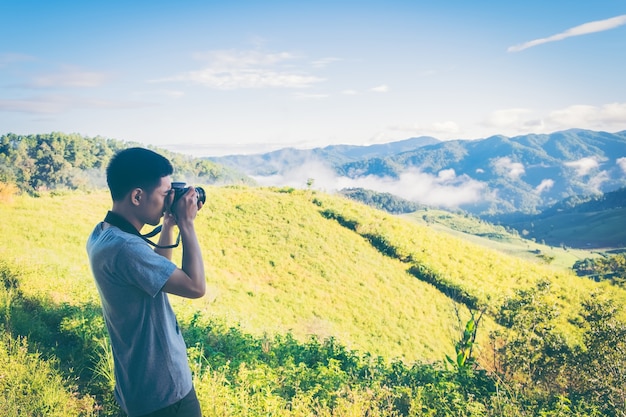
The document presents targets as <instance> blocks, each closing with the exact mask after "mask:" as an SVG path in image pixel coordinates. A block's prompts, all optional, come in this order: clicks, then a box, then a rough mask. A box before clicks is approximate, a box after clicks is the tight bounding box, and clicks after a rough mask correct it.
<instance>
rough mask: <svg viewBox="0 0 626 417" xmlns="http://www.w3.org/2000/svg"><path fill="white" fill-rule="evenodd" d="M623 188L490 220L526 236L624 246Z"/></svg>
mask: <svg viewBox="0 0 626 417" xmlns="http://www.w3.org/2000/svg"><path fill="white" fill-rule="evenodd" d="M625 218H626V188H620V189H619V190H616V191H612V192H608V193H606V194H594V195H588V196H573V197H568V198H566V199H565V200H563V201H560V202H558V203H557V204H555V205H553V206H552V207H550V208H548V209H546V210H544V211H542V212H541V213H538V214H535V215H519V214H517V215H516V214H509V215H506V214H505V215H500V216H493V217H491V218H489V220H490V221H492V222H495V223H500V224H503V225H506V226H507V227H509V228H512V229H515V230H517V231H518V232H519V233H520V234H521V235H523V236H524V237H526V238H529V239H534V240H536V241H537V242H542V243H546V244H548V245H552V246H567V247H572V248H584V249H596V248H602V249H605V248H624V247H626V228H624V219H625Z"/></svg>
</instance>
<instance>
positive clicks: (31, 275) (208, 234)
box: [0, 187, 626, 415]
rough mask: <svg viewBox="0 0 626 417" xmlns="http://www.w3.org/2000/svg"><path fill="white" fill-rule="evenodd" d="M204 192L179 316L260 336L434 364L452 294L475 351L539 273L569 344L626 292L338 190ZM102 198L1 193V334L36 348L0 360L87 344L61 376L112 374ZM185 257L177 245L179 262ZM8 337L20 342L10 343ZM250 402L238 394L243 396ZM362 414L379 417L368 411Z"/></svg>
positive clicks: (453, 313) (212, 379)
mask: <svg viewBox="0 0 626 417" xmlns="http://www.w3.org/2000/svg"><path fill="white" fill-rule="evenodd" d="M205 190H206V192H207V203H206V205H205V206H204V207H203V209H202V210H201V211H200V212H199V214H198V217H197V220H196V228H197V231H198V235H199V240H200V243H201V245H202V248H203V255H204V261H205V270H206V274H207V283H208V288H209V294H208V295H207V296H206V297H203V298H202V299H199V300H186V299H182V298H178V297H172V302H173V305H174V309H175V310H176V312H177V315H178V317H179V320H180V321H181V324H182V325H183V326H190V324H191V323H193V321H194V320H195V319H196V318H197V317H198V315H201V316H202V317H205V318H206V319H207V320H208V321H211V320H217V321H219V322H223V323H225V326H226V327H227V328H228V327H231V328H237V329H241V331H242V332H243V333H246V334H251V335H253V337H256V338H259V340H260V339H262V338H264V337H267V338H268V340H271V338H272V336H273V335H282V334H286V333H289V334H292V335H293V336H294V337H295V338H296V339H297V340H300V341H306V340H308V339H309V338H310V337H311V335H315V336H319V337H320V338H322V339H324V338H326V337H330V336H332V337H334V338H336V339H337V340H338V342H340V343H342V344H343V345H345V346H347V347H348V348H349V349H353V350H355V351H359V352H367V353H370V354H373V355H380V356H382V357H384V358H387V359H388V360H392V359H393V358H399V359H401V360H403V361H405V362H406V363H412V362H414V361H425V362H432V361H440V360H443V359H444V358H445V356H446V355H453V354H454V342H455V341H456V340H458V338H459V334H460V332H462V330H463V326H464V323H465V320H466V319H467V317H468V310H467V308H466V307H463V306H462V305H459V304H458V303H455V302H454V301H453V298H454V295H455V293H456V292H463V293H464V294H467V296H468V297H470V298H471V299H475V300H477V302H478V304H479V305H481V306H485V307H486V308H487V314H486V316H485V317H484V319H483V321H482V322H481V326H482V329H481V331H479V338H478V345H477V351H478V352H479V353H480V352H481V351H482V352H483V353H485V354H487V353H488V352H487V351H488V350H489V346H488V344H489V343H488V338H487V333H488V331H489V330H490V329H495V328H496V325H495V323H494V321H493V314H494V312H495V311H496V310H497V308H498V307H499V305H500V304H501V303H502V302H503V301H504V300H505V299H506V298H507V297H508V296H510V295H512V294H513V293H514V291H515V289H521V288H528V287H532V286H534V285H535V284H536V283H537V282H539V281H541V280H549V281H550V282H552V284H553V285H552V288H553V289H554V290H553V291H554V294H553V296H554V302H555V303H556V304H558V305H559V306H561V307H562V311H563V317H562V326H563V328H564V329H566V331H567V333H568V334H570V335H571V338H572V340H575V339H576V338H577V337H578V336H579V334H578V332H579V330H578V329H576V327H575V326H573V325H572V324H571V323H575V322H576V321H575V317H574V316H575V314H576V313H575V311H577V308H578V306H579V303H580V300H581V299H582V298H583V297H584V296H585V295H587V294H589V293H591V292H593V291H596V290H599V289H603V290H605V291H608V292H609V293H610V294H612V296H613V297H614V298H615V299H616V300H618V302H620V303H624V302H626V292H625V291H623V290H621V289H620V288H618V287H611V286H610V285H608V284H606V283H595V282H592V281H589V280H586V279H581V278H578V277H576V276H574V274H573V273H571V272H569V271H567V270H566V269H565V268H557V267H555V266H554V265H546V264H545V262H541V261H539V260H538V259H537V258H536V257H534V259H533V260H532V261H528V260H525V259H523V258H521V257H518V256H513V255H511V254H506V253H503V252H501V251H499V250H495V249H494V248H493V247H487V246H484V245H476V244H475V243H472V242H470V241H468V240H467V239H466V238H465V237H463V238H462V237H459V236H455V235H452V234H451V233H450V232H449V231H448V232H444V231H442V230H443V229H439V228H438V227H435V226H434V225H433V224H429V225H425V224H419V223H418V222H417V221H414V220H412V221H407V219H404V218H399V217H396V216H392V215H389V214H387V213H384V212H382V211H378V210H374V209H371V208H369V207H366V206H364V205H361V204H358V203H355V202H353V201H350V200H347V199H344V198H341V197H337V196H332V195H327V194H324V193H317V192H312V191H304V190H292V189H273V188H250V187H205ZM109 207H110V198H109V196H108V193H106V192H104V191H98V192H91V193H84V192H71V193H61V194H58V193H56V194H46V195H42V196H41V197H39V198H33V197H28V196H15V197H14V198H13V199H12V201H6V202H2V203H0V217H2V219H11V221H4V220H3V221H2V222H0V234H1V235H2V236H4V239H5V244H4V245H2V246H0V263H1V262H4V265H6V267H5V269H4V270H5V271H8V272H6V273H5V274H4V282H5V290H4V292H2V294H3V295H2V297H0V311H2V312H3V314H4V319H3V322H5V323H9V324H11V325H12V326H13V327H12V328H5V329H4V330H5V332H4V333H6V334H8V335H9V337H13V340H18V339H16V338H15V337H14V336H11V335H13V334H19V335H21V336H27V337H28V338H29V339H28V340H29V341H31V340H32V342H31V344H30V345H29V349H25V351H27V352H28V354H32V355H35V356H33V357H29V356H24V355H22V356H19V354H18V353H16V351H15V348H11V349H13V350H11V349H8V348H7V349H8V350H5V351H3V352H2V355H4V357H5V358H7V357H8V358H9V359H10V360H13V359H14V358H16V357H17V358H21V359H20V360H21V361H22V362H28V360H30V359H29V358H35V359H33V360H34V361H35V363H36V362H37V361H38V360H40V359H41V358H39V357H38V356H37V355H36V351H37V349H38V348H39V347H41V348H45V349H47V351H48V352H50V355H51V357H52V356H54V355H55V354H60V353H63V354H64V355H65V356H64V357H63V360H65V359H67V360H69V361H70V362H68V363H65V362H63V361H61V362H62V363H61V364H60V365H55V364H54V362H51V363H50V364H49V365H47V366H50V368H49V370H46V371H45V372H44V371H42V372H43V373H46V372H47V373H48V374H49V373H53V374H54V373H55V372H57V374H58V375H60V372H61V371H60V370H56V371H55V369H63V368H64V367H69V366H71V363H72V362H71V360H72V358H73V357H76V356H77V355H80V354H83V355H85V352H87V355H88V356H90V357H91V359H90V362H91V365H89V366H87V367H86V368H90V369H75V370H72V371H69V374H70V375H86V374H94V373H95V374H96V375H99V378H100V381H101V382H100V383H101V384H104V385H107V384H110V382H111V378H110V362H108V361H109V360H110V358H109V357H108V356H107V346H106V342H103V340H102V338H103V333H102V332H103V323H102V321H101V318H100V317H99V314H98V309H99V300H98V296H97V292H96V289H95V286H94V284H93V278H92V276H91V272H90V270H89V265H88V261H87V256H86V253H85V242H86V239H87V236H88V235H89V233H90V232H91V230H92V228H93V227H94V225H95V224H96V223H97V222H99V221H101V220H102V219H103V218H104V215H105V214H106V211H107V210H108V209H109ZM527 244H528V243H527ZM527 250H528V249H527ZM180 257H181V250H180V248H179V249H177V250H176V251H175V255H174V259H175V260H177V261H178V260H180ZM417 269H419V270H423V271H430V272H429V273H430V274H431V275H429V276H430V277H431V278H433V279H434V280H435V281H428V280H424V279H423V278H424V277H422V276H416V275H415V273H414V272H412V271H415V270H417ZM11 271H18V272H19V274H17V275H15V274H14V273H13V272H11ZM12 274H13V275H12ZM13 281H15V285H13V284H12V283H13ZM18 293H19V294H18ZM18 296H19V297H18ZM20 300H21V301H20ZM17 301H20V302H21V303H22V306H21V308H20V309H17V308H14V306H13V305H12V303H13V304H15V303H16V302H17ZM459 312H460V313H459ZM27 314H32V317H31V318H30V319H29V317H28V316H27ZM459 314H460V315H461V317H459ZM11 315H13V316H12V317H10V316H11ZM55 328H56V329H57V331H58V332H60V334H61V335H63V337H66V338H67V340H68V341H71V343H70V344H71V347H72V349H67V348H64V349H59V340H55V338H57V337H59V336H58V335H55V334H54V333H50V332H51V330H50V329H52V330H54V329H55ZM7 343H8V345H7V346H15V345H14V344H13V345H11V343H15V342H14V341H9V342H7ZM66 343H67V342H66ZM192 348H193V347H192ZM2 355H0V356H2ZM37 358H39V359H37ZM0 360H2V359H0ZM5 360H6V359H5ZM46 363H47V362H46ZM199 363H200V362H199ZM29 366H32V365H29ZM42 366H43V365H42ZM257 371H258V370H257ZM24 372H25V371H24ZM237 372H244V373H245V370H237ZM51 378H52V377H51ZM198 378H200V380H201V381H200V380H199V381H200V383H201V385H200V386H199V388H198V392H199V395H200V396H201V397H202V398H205V397H206V398H208V397H210V396H211V395H210V393H211V392H213V391H218V392H221V391H224V390H227V389H228V390H230V389H231V388H232V387H230V388H229V387H228V383H229V382H227V381H224V380H223V375H221V374H220V373H216V372H215V371H212V370H207V371H206V372H204V373H202V375H201V376H198ZM245 381H248V382H249V383H250V377H249V376H246V375H244V374H242V375H241V376H240V382H241V383H242V385H241V387H245V384H244V382H245ZM1 383H2V378H0V384H1ZM30 384H31V385H33V386H36V385H35V382H32V383H30ZM81 384H82V385H81V386H89V385H90V384H91V382H90V381H82V382H81ZM54 385H55V386H57V387H60V389H61V391H62V392H66V393H69V394H68V395H70V396H72V395H73V394H72V393H73V392H75V389H73V388H72V386H73V385H72V383H70V382H68V381H63V380H58V379H54ZM108 387H109V388H105V389H110V385H108ZM42 389H43V388H42ZM237 389H239V388H237ZM241 389H244V388H241ZM244 390H245V389H244ZM42 392H43V391H42ZM229 392H230V393H231V394H232V391H229ZM42 395H47V394H42ZM242 395H243V394H242ZM346 395H348V394H346ZM349 395H352V402H351V404H352V408H351V410H352V411H354V410H355V409H356V408H355V407H357V406H356V404H357V403H362V402H364V403H367V392H361V391H359V392H357V391H355V392H353V393H349ZM76 398H77V401H79V405H78V406H77V407H80V404H82V403H80V401H83V400H84V401H88V399H89V398H90V397H89V395H88V394H87V395H84V396H80V400H78V398H79V397H76ZM206 398H205V400H204V401H205V404H207V405H206V406H207V407H209V405H208V401H210V400H208V399H206ZM220 398H221V399H222V400H223V399H224V398H223V397H219V396H218V397H217V399H214V400H211V401H213V402H212V403H211V407H214V409H215V410H222V411H223V413H224V414H223V415H244V414H242V411H241V410H239V411H238V410H236V409H232V407H233V405H232V403H230V402H228V404H226V403H219V401H220ZM253 399H254V398H251V397H246V401H252V400H253ZM272 399H273V400H274V401H276V404H275V407H277V408H281V407H282V408H283V409H284V407H285V405H284V404H282V403H280V399H279V398H274V397H272V396H265V397H264V401H265V402H264V407H266V406H267V407H269V405H268V404H269V403H270V402H271V400H272ZM68 401H69V400H68ZM298 401H301V403H298V402H296V403H294V404H291V406H292V407H296V406H297V405H298V404H300V406H301V407H303V409H305V408H306V409H308V410H310V409H311V398H306V396H305V397H302V398H299V400H298ZM249 405H250V406H251V407H253V406H254V404H249ZM224 407H226V408H228V410H226V408H224ZM307 407H308V408H307ZM364 407H366V406H365V405H364ZM270 408H271V407H270ZM320 412H321V411H320ZM370 414H371V415H376V414H375V413H374V411H372V410H370ZM105 415H110V414H105ZM276 415H279V414H278V413H277V414H276ZM285 415H287V414H285ZM290 415H297V414H290ZM302 415H306V413H303V414H302ZM335 415H340V414H335ZM345 415H349V412H348V411H346V414H345Z"/></svg>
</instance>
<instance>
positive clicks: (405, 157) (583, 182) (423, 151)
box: [209, 129, 626, 216]
mask: <svg viewBox="0 0 626 417" xmlns="http://www.w3.org/2000/svg"><path fill="white" fill-rule="evenodd" d="M209 159H210V160H212V161H214V162H216V163H219V164H222V165H225V166H228V167H231V168H234V169H237V170H238V171H241V172H243V173H245V174H247V175H249V176H251V177H252V178H254V179H255V180H256V181H257V182H258V183H259V184H261V185H281V186H296V187H304V186H305V185H307V186H311V185H313V186H314V187H316V188H320V189H323V190H325V191H338V190H341V189H345V188H363V189H371V190H374V191H378V192H386V193H391V194H393V195H397V196H398V197H402V198H404V199H407V200H410V201H413V202H416V203H420V204H425V205H429V206H433V207H441V208H446V209H463V210H465V211H468V212H470V213H473V214H476V215H479V216H488V215H498V214H510V213H524V214H533V213H535V214H536V213H539V212H540V211H542V210H545V209H547V208H549V207H551V206H553V205H554V204H556V203H558V202H560V201H562V200H564V199H567V198H570V197H573V196H591V195H597V194H601V193H606V192H610V191H614V190H617V189H619V188H622V187H624V186H626V131H621V132H616V133H608V132H602V131H591V130H582V129H571V130H566V131H560V132H554V133H551V134H528V135H523V136H516V137H507V136H502V135H497V136H492V137H489V138H485V139H478V140H451V141H440V140H438V139H436V138H432V137H418V138H411V139H406V140H402V141H398V142H391V143H387V144H379V145H370V146H355V145H333V146H327V147H324V148H314V149H306V150H302V149H294V148H284V149H280V150H277V151H273V152H269V153H263V154H255V155H228V156H222V157H213V158H209Z"/></svg>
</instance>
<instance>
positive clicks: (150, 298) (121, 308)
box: [87, 148, 206, 417]
mask: <svg viewBox="0 0 626 417" xmlns="http://www.w3.org/2000/svg"><path fill="white" fill-rule="evenodd" d="M172 172H173V168H172V165H171V163H170V162H169V161H168V160H167V159H166V158H164V157H163V156H161V155H159V154H157V153H156V152H153V151H150V150H148V149H143V148H130V149H125V150H122V151H120V152H119V153H117V154H116V155H115V156H114V157H113V158H112V159H111V162H110V163H109V166H108V167H107V183H108V186H109V190H110V192H111V197H112V199H113V207H112V210H111V211H110V212H109V213H108V214H107V217H106V218H105V220H104V221H103V222H101V223H99V224H98V225H97V226H96V227H95V229H94V230H93V232H92V233H91V235H90V236H89V239H88V241H87V253H88V255H89V261H90V264H91V270H92V272H93V275H94V278H95V281H96V286H97V288H98V292H99V294H100V300H101V302H102V313H103V315H104V319H105V322H106V325H107V330H108V332H109V337H110V339H111V347H112V350H113V358H114V365H115V398H116V400H117V402H118V403H119V405H120V407H121V408H122V409H123V410H124V411H125V412H126V413H127V414H128V415H129V416H130V417H135V416H154V417H156V416H165V415H167V416H179V417H182V416H185V417H187V416H193V417H198V416H201V412H200V406H199V404H198V399H197V397H196V394H195V390H194V388H193V384H192V379H191V371H190V368H189V364H188V361H187V352H186V346H185V342H184V340H183V338H182V335H181V334H180V329H179V327H178V323H177V321H176V317H175V316H174V312H173V310H172V308H171V306H170V303H169V300H168V295H167V294H168V293H169V294H175V295H178V296H181V297H186V298H199V297H202V296H203V295H204V293H205V291H206V282H205V277H204V263H203V260H202V254H201V252H200V245H199V243H198V238H197V236H196V232H195V229H194V223H193V222H194V219H195V217H196V214H197V212H198V209H199V208H200V207H201V206H202V203H199V202H198V195H197V192H196V190H195V189H194V188H193V187H189V190H188V191H187V192H186V193H185V194H184V195H182V197H180V198H179V199H178V200H177V201H176V203H175V204H174V206H173V207H170V206H171V204H172V202H173V200H174V192H173V190H172V187H171V178H170V176H171V174H172ZM170 208H171V210H170ZM161 218H163V224H162V230H161V235H160V237H159V241H158V242H157V244H154V243H153V245H154V246H155V249H152V248H151V247H150V246H149V245H148V242H149V240H148V239H147V238H145V237H142V236H141V235H140V234H139V231H140V230H141V229H142V227H143V226H144V225H145V224H149V225H153V226H156V225H158V224H159V222H160V220H161ZM174 226H178V229H179V233H180V235H179V237H180V238H182V245H183V256H182V266H181V268H178V267H177V266H176V265H175V264H174V263H172V261H171V258H172V247H174V246H175V245H172V243H173V240H174V239H173V236H174Z"/></svg>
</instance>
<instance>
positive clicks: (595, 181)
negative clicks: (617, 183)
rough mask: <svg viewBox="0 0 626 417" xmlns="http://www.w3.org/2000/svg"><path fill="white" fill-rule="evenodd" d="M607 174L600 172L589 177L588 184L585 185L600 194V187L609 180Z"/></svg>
mask: <svg viewBox="0 0 626 417" xmlns="http://www.w3.org/2000/svg"><path fill="white" fill-rule="evenodd" d="M610 179H611V178H610V176H609V173H608V172H606V171H600V172H599V173H598V174H596V175H594V176H593V177H591V179H590V180H589V182H588V183H587V184H588V185H589V186H590V187H591V188H592V189H593V190H595V191H597V192H601V189H600V186H601V185H602V183H603V182H606V181H608V180H610Z"/></svg>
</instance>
